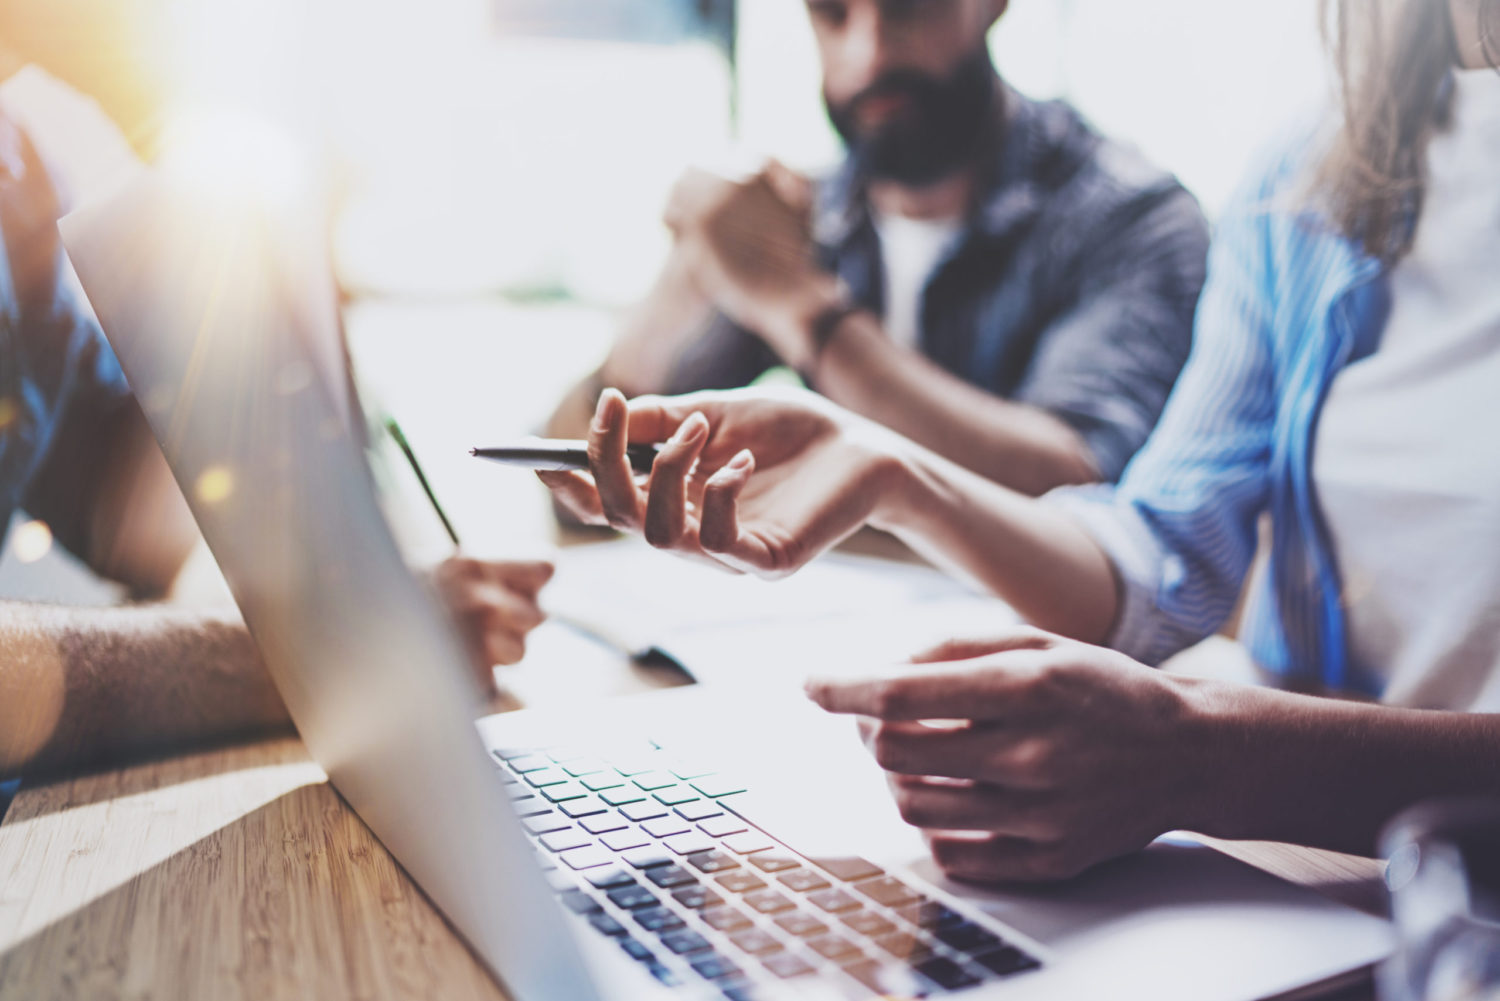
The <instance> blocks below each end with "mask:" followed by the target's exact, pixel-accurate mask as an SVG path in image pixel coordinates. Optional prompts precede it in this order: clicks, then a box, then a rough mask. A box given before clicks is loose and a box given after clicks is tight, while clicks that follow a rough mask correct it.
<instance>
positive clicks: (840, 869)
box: [812, 855, 885, 883]
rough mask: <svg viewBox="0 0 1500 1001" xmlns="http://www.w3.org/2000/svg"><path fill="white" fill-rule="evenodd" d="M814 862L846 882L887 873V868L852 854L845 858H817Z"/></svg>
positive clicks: (834, 876) (835, 877)
mask: <svg viewBox="0 0 1500 1001" xmlns="http://www.w3.org/2000/svg"><path fill="white" fill-rule="evenodd" d="M812 862H813V865H815V866H817V867H818V868H819V869H822V870H823V871H824V872H826V873H830V874H831V875H832V876H833V878H834V879H841V880H843V881H844V882H846V883H853V882H856V881H858V880H861V879H869V878H870V877H871V876H883V875H885V870H884V869H882V868H880V866H878V865H876V864H875V863H874V862H870V861H868V860H866V859H862V858H859V857H857V856H852V855H851V856H846V857H843V858H815V859H813V860H812Z"/></svg>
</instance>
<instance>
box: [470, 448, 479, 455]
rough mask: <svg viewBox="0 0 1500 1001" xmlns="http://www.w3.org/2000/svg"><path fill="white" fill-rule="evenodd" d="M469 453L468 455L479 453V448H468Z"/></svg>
mask: <svg viewBox="0 0 1500 1001" xmlns="http://www.w3.org/2000/svg"><path fill="white" fill-rule="evenodd" d="M469 454H470V455H478V454H479V449H477V448H471V449H469Z"/></svg>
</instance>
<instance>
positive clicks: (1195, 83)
mask: <svg viewBox="0 0 1500 1001" xmlns="http://www.w3.org/2000/svg"><path fill="white" fill-rule="evenodd" d="M1316 7H1317V4H1316V0H1259V2H1257V3H1253V4H1245V3H1236V4H1230V3H1212V2H1210V3H1205V2H1203V0H1129V2H1122V0H1014V2H1013V3H1012V5H1011V10H1010V11H1009V13H1008V14H1007V15H1006V16H1005V17H1004V18H1003V19H1002V20H1001V22H1000V24H999V26H998V27H997V28H996V30H995V31H994V33H993V35H992V38H991V46H992V49H993V51H994V53H995V56H996V61H997V65H998V66H999V68H1000V70H1001V72H1002V73H1003V74H1005V75H1006V76H1007V77H1008V78H1009V80H1010V82H1011V83H1012V84H1013V85H1015V86H1016V87H1018V88H1019V89H1021V90H1022V91H1024V92H1026V93H1029V94H1030V95H1032V96H1034V97H1065V98H1067V99H1069V100H1071V101H1072V102H1073V103H1074V104H1075V105H1076V106H1077V107H1078V108H1079V109H1080V110H1082V111H1083V113H1084V114H1085V115H1087V116H1088V117H1089V118H1091V119H1092V120H1093V121H1094V122H1095V124H1096V125H1098V126H1099V127H1100V128H1102V129H1104V130H1106V131H1108V132H1110V133H1112V134H1113V135H1114V136H1115V137H1117V138H1120V139H1123V140H1126V141H1128V142H1131V143H1134V144H1135V145H1137V146H1138V147H1140V148H1141V149H1142V150H1143V151H1144V152H1145V153H1146V154H1147V155H1148V156H1149V157H1151V158H1152V159H1154V160H1155V161H1157V162H1158V163H1160V164H1162V165H1164V166H1166V167H1168V168H1170V169H1172V170H1174V171H1175V172H1177V174H1178V175H1179V176H1180V177H1181V178H1182V180H1183V181H1184V182H1185V183H1186V185H1187V186H1188V187H1189V188H1190V189H1191V190H1192V191H1193V192H1194V193H1195V194H1196V195H1197V196H1198V198H1199V199H1200V200H1201V201H1202V203H1203V205H1204V207H1205V209H1206V210H1207V211H1208V212H1209V214H1210V216H1211V217H1212V216H1213V215H1214V214H1215V213H1216V212H1217V211H1218V209H1219V208H1220V207H1221V206H1222V204H1223V202H1224V200H1225V198H1226V196H1227V195H1228V194H1229V193H1230V191H1231V190H1232V189H1233V186H1234V185H1235V183H1236V181H1237V178H1238V176H1239V174H1240V172H1241V170H1242V169H1243V167H1244V165H1245V164H1246V161H1247V159H1248V158H1249V157H1251V156H1252V155H1253V153H1254V151H1255V150H1256V149H1257V148H1258V147H1260V146H1261V145H1263V144H1264V143H1266V142H1267V141H1268V139H1270V138H1271V137H1272V136H1273V135H1274V134H1275V132H1276V131H1277V130H1278V129H1279V128H1280V127H1281V126H1283V125H1284V124H1285V123H1286V122H1288V121H1289V120H1290V119H1293V118H1295V117H1296V116H1298V115H1299V114H1303V113H1305V112H1306V111H1307V110H1309V109H1310V108H1311V107H1313V106H1315V105H1316V104H1317V103H1318V102H1319V100H1320V99H1321V98H1322V97H1323V95H1325V93H1326V86H1325V82H1324V80H1323V74H1322V69H1321V59H1320V54H1319V39H1318V33H1317V13H1316ZM0 50H3V52H4V56H5V62H6V65H5V74H6V75H7V76H9V75H10V74H12V73H13V72H15V70H16V69H17V68H19V67H22V66H26V65H35V66H39V67H41V68H42V69H44V70H45V71H46V72H47V73H49V74H51V75H53V76H55V77H58V78H60V79H61V80H63V81H65V82H67V83H68V84H69V85H71V86H72V87H74V88H76V89H77V90H79V91H81V92H82V93H83V94H85V95H87V96H88V97H90V98H92V99H93V100H94V101H96V102H97V103H98V107H99V109H101V110H102V112H103V114H104V115H105V116H107V117H108V119H109V120H110V121H112V122H113V124H114V125H115V126H117V127H118V130H119V133H120V135H122V136H123V137H124V140H125V142H126V143H128V145H129V147H130V148H131V149H133V151H134V152H135V154H136V155H137V156H139V157H142V158H145V159H147V160H150V159H152V158H155V157H157V156H158V155H160V154H161V153H162V151H163V149H164V148H167V147H168V146H170V144H171V143H172V142H173V141H174V137H176V136H180V135H181V133H182V132H183V130H184V128H185V127H187V126H189V125H191V124H192V123H201V122H203V121H205V120H213V119H215V118H216V117H222V116H230V119H231V120H232V121H235V122H238V123H249V124H248V125H247V126H246V128H245V129H243V130H242V134H244V135H253V136H256V137H259V138H257V139H256V144H257V146H258V150H257V151H256V153H257V155H253V156H250V157H248V158H245V159H244V162H242V163H241V164H240V168H241V169H247V168H248V169H250V170H259V171H262V172H265V173H267V174H270V173H274V172H277V171H283V170H295V171H297V172H299V173H300V174H301V175H302V177H303V179H304V180H305V181H306V182H307V183H309V184H312V185H315V186H316V187H317V188H318V189H319V191H320V192H322V194H323V195H324V197H325V200H326V202H327V204H328V218H327V220H326V222H327V231H328V234H329V246H330V248H331V256H332V260H333V264H334V270H335V274H336V277H337V280H338V283H339V286H340V289H341V291H342V297H343V306H344V310H345V321H346V327H347V331H348V336H349V339H350V343H351V345H352V350H353V352H354V355H355V358H356V362H357V365H358V368H359V371H360V375H361V378H362V380H363V381H364V382H365V384H366V385H367V387H368V388H369V390H370V392H371V395H372V396H373V397H374V398H375V399H376V400H378V401H379V404H380V405H382V406H383V407H385V408H386V409H388V410H390V411H391V412H393V413H395V414H396V415H398V416H399V417H400V419H401V421H402V423H403V424H404V425H405V427H406V432H407V435H408V437H409V438H410V439H411V440H412V442H413V444H414V445H415V446H416V448H417V451H418V452H419V454H421V455H422V457H423V460H424V462H425V463H426V464H427V465H428V466H429V470H428V472H429V475H430V476H431V478H432V480H433V481H434V484H435V486H436V487H437V489H438V492H439V493H440V495H442V496H443V499H444V501H445V503H446V504H447V506H448V507H449V508H450V509H451V512H450V513H451V514H452V515H453V517H454V520H455V521H456V522H457V523H458V524H459V525H460V527H461V529H462V530H463V534H464V535H465V537H466V538H465V541H466V545H467V546H468V547H469V548H471V549H474V550H476V551H487V550H493V551H498V552H506V553H515V552H517V551H519V550H525V551H534V550H535V549H536V548H537V547H538V546H540V545H543V544H545V543H546V541H547V539H548V538H549V534H548V532H547V530H546V516H545V510H544V508H543V506H542V505H541V503H540V498H539V497H536V496H535V492H534V490H533V489H532V487H533V484H532V483H531V482H530V480H529V478H528V477H524V475H523V474H518V473H515V472H511V471H504V470H497V469H492V468H477V467H478V464H477V463H474V462H473V461H472V460H470V459H469V458H468V457H467V455H466V451H467V448H468V446H469V445H472V444H476V443H480V442H483V441H488V440H491V439H497V438H500V437H510V436H513V435H515V434H517V433H522V432H526V431H528V430H530V429H532V428H534V427H536V425H537V424H538V423H539V422H540V421H541V420H542V419H543V418H544V416H545V415H546V413H547V412H548V411H549V410H550V408H551V406H552V404H553V403H554V402H555V401H556V399H557V398H558V397H559V396H560V395H561V393H562V391H563V389H564V388H565V387H566V386H567V385H569V384H570V383H571V382H572V381H574V380H575V379H577V378H578V377H580V376H581V375H582V374H583V373H585V372H586V371H588V370H589V369H591V368H592V367H593V366H594V365H595V364H596V363H597V361H598V360H599V359H600V358H601V357H602V354H603V352H604V350H605V347H606V344H607V342H608V340H609V338H610V336H611V333H612V330H613V326H614V323H615V320H616V317H617V316H618V314H619V312H620V310H621V309H622V308H624V307H625V306H627V305H628V304H630V303H631V302H632V301H634V300H635V299H637V298H638V297H640V296H641V295H642V294H643V292H644V291H645V288H646V286H647V285H648V283H649V282H650V281H651V279H652V278H653V277H654V275H655V273H656V271H657V269H658V267H659V266H660V264H661V262H662V260H663V258H664V256H665V254H666V251H667V246H668V236H667V233H666V231H665V229H664V227H663V226H662V225H661V223H660V218H659V216H660V210H661V207H662V204H663V202H664V199H665V197H666V194H667V191H668V190H669V188H670V186H671V184H672V182H673V180H674V179H675V178H676V177H677V175H678V174H679V173H680V171H681V170H682V169H683V168H684V167H685V166H687V165H689V164H693V163H697V164H709V165H713V164H725V163H744V162H746V161H748V160H750V159H751V158H754V157H759V156H765V155H772V156H775V157H778V158H780V159H781V160H783V161H784V162H786V163H788V164H790V165H792V166H794V167H796V168H799V169H802V170H806V171H811V172H817V171H819V170H820V169H824V168H826V167H827V166H829V165H830V164H832V163H834V162H835V161H836V160H837V158H838V153H839V148H838V144H837V140H836V138H835V136H834V134H833V132H832V130H831V128H830V126H829V125H828V123H827V121H826V120H825V118H824V115H823V111H822V103H821V100H820V99H819V95H818V68H817V64H816V59H815V54H814V49H813V44H812V37H811V31H810V28H809V26H808V23H807V17H806V13H805V9H804V4H803V2H802V0H420V2H418V0H0ZM65 133H66V130H62V131H61V132H60V133H59V135H58V136H57V137H56V138H55V139H53V140H52V145H53V146H54V147H55V148H56V150H57V152H56V153H55V156H54V158H55V159H72V160H75V161H77V162H76V163H75V164H72V165H71V176H72V177H73V178H74V182H75V183H74V187H75V189H76V190H75V192H74V194H75V196H76V198H78V199H82V198H85V197H87V196H89V195H90V194H92V193H94V192H96V191H98V190H103V189H104V188H106V187H107V186H108V183H109V178H110V174H111V172H112V170H113V169H114V168H115V165H116V164H117V163H118V162H119V161H120V159H121V156H120V151H115V152H114V153H112V154H111V155H108V156H106V155H104V154H102V153H100V152H98V151H97V150H92V149H88V148H78V149H71V150H70V149H69V145H68V136H67V135H66V134H65ZM43 151H44V153H47V152H48V149H47V148H46V146H45V145H44V150H43ZM273 153H274V156H273V155H272V154H273ZM64 166H65V167H69V166H70V165H64ZM69 172H70V170H69V169H65V170H64V173H69ZM523 492H524V494H525V497H526V498H527V499H526V500H520V499H517V498H520V497H521V495H522V493H523ZM34 536H35V533H30V534H27V533H19V534H17V533H13V534H12V536H11V538H12V543H11V544H10V545H9V546H8V548H7V552H6V553H5V557H4V563H3V564H0V593H3V594H16V593H22V592H24V593H27V594H28V595H29V596H31V597H66V596H70V597H73V598H74V599H76V598H77V596H78V594H79V593H81V592H79V591H78V590H77V586H78V585H77V582H76V581H72V580H71V579H65V574H64V576H62V577H54V576H52V575H53V574H54V570H55V568H54V563H56V560H55V554H51V553H47V552H46V551H45V549H44V550H43V552H42V553H41V555H38V553H37V552H36V550H37V549H38V548H43V547H39V546H37V545H36V544H35V542H34V541H33V544H32V545H31V547H30V548H25V549H23V550H22V551H20V552H18V551H17V549H18V546H19V545H20V543H21V541H23V540H25V539H27V538H33V537H34ZM28 574H29V575H30V576H27V575H28ZM18 575H19V576H18ZM97 594H98V595H99V596H100V597H107V596H108V592H107V591H101V592H97Z"/></svg>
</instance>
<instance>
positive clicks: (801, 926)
mask: <svg viewBox="0 0 1500 1001" xmlns="http://www.w3.org/2000/svg"><path fill="white" fill-rule="evenodd" d="M776 927H778V928H780V929H781V930H782V931H784V932H786V933H787V934H788V935H795V936H797V937H798V938H810V937H811V936H813V935H821V934H823V933H824V932H826V931H827V930H828V926H827V925H825V924H824V923H823V922H821V921H819V920H818V919H817V918H815V917H813V916H812V915H811V914H803V913H802V912H800V911H794V912H793V913H791V914H785V915H782V916H781V917H779V918H777V919H776Z"/></svg>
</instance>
